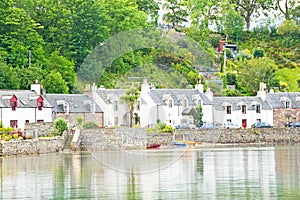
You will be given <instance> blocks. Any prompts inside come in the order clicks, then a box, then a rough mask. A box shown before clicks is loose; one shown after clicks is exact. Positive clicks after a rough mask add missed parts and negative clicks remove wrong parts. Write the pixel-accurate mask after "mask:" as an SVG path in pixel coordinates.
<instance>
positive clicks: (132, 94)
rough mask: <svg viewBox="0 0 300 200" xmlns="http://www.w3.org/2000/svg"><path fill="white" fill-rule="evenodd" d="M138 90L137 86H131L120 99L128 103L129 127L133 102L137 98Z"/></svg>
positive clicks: (131, 119) (133, 106) (130, 125)
mask: <svg viewBox="0 0 300 200" xmlns="http://www.w3.org/2000/svg"><path fill="white" fill-rule="evenodd" d="M139 95H140V91H139V90H138V89H137V88H134V87H131V88H129V89H127V90H126V92H125V95H124V96H122V97H121V99H122V100H123V101H124V102H125V103H126V104H127V105H128V107H129V127H132V122H133V117H134V115H133V111H134V108H135V104H136V102H137V100H138V98H139Z"/></svg>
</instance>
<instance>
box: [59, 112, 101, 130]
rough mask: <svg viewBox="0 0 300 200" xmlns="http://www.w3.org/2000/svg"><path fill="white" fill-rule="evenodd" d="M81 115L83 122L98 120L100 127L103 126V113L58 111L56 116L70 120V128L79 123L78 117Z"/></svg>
mask: <svg viewBox="0 0 300 200" xmlns="http://www.w3.org/2000/svg"><path fill="white" fill-rule="evenodd" d="M79 116H81V117H82V119H83V123H85V122H91V121H92V122H96V123H97V124H98V125H99V126H100V127H103V113H95V114H92V113H69V114H66V113H56V115H55V118H56V119H57V118H63V119H65V120H67V121H68V126H69V128H71V127H73V126H74V125H76V124H78V122H77V118H78V117H79Z"/></svg>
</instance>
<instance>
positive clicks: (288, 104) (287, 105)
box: [285, 101, 291, 109]
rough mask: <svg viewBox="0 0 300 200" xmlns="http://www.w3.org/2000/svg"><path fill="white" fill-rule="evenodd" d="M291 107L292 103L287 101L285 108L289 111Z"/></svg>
mask: <svg viewBox="0 0 300 200" xmlns="http://www.w3.org/2000/svg"><path fill="white" fill-rule="evenodd" d="M290 106H291V102H289V101H286V102H285V108H286V109H288V108H290Z"/></svg>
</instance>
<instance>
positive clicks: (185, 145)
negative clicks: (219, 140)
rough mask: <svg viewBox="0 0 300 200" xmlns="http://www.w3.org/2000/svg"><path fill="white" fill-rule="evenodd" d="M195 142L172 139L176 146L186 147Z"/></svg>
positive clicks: (193, 144)
mask: <svg viewBox="0 0 300 200" xmlns="http://www.w3.org/2000/svg"><path fill="white" fill-rule="evenodd" d="M195 144H196V142H194V141H178V140H177V141H174V142H173V145H175V146H178V147H187V146H195Z"/></svg>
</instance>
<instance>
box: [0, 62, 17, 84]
mask: <svg viewBox="0 0 300 200" xmlns="http://www.w3.org/2000/svg"><path fill="white" fill-rule="evenodd" d="M0 89H19V80H18V74H17V73H16V71H15V70H14V69H13V68H12V67H10V66H8V65H7V64H6V63H4V62H1V61H0Z"/></svg>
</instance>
